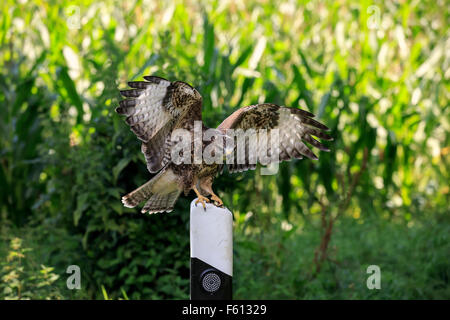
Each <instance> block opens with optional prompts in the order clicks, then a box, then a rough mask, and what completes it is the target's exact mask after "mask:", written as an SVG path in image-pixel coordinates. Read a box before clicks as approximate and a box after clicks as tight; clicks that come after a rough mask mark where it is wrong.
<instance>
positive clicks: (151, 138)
mask: <svg viewBox="0 0 450 320" xmlns="http://www.w3.org/2000/svg"><path fill="white" fill-rule="evenodd" d="M144 79H145V81H133V82H129V83H128V85H129V86H130V87H131V89H127V90H121V91H120V93H121V95H122V96H124V97H125V99H124V100H123V101H120V103H119V107H117V108H116V112H117V113H119V114H120V115H124V116H126V123H127V124H128V125H129V126H130V128H131V130H132V131H133V132H134V133H135V134H136V136H137V137H138V138H139V139H140V140H141V141H142V146H141V151H142V153H143V154H144V155H145V159H146V162H147V169H148V171H150V173H155V174H156V175H155V176H154V177H153V178H152V179H150V180H149V181H148V182H147V183H145V184H144V185H142V186H140V187H139V188H137V189H136V190H134V191H132V192H130V193H129V194H127V195H125V196H123V197H122V202H123V204H124V205H125V206H126V207H130V208H133V207H135V206H137V205H138V204H140V203H141V202H144V201H146V203H145V205H144V206H143V208H142V212H143V213H144V212H148V213H156V212H164V211H167V212H170V211H172V210H173V207H174V205H175V202H176V200H177V199H178V197H179V195H180V194H181V192H184V194H185V195H187V194H188V193H189V191H190V190H191V189H192V190H194V192H195V193H196V195H197V197H198V199H197V201H196V204H198V203H201V204H202V205H203V207H205V203H206V202H209V201H210V200H209V199H208V198H207V197H208V196H211V200H212V201H214V204H215V205H217V206H222V205H223V202H222V200H221V199H220V198H219V197H218V196H217V195H216V194H215V193H214V191H213V189H212V184H213V179H214V177H215V176H216V175H217V174H219V173H221V172H222V171H223V168H224V167H225V166H227V168H228V170H229V171H230V172H239V171H245V170H249V169H255V168H256V162H255V155H259V154H260V151H261V150H260V149H261V148H260V145H258V146H257V147H256V149H254V148H253V149H252V147H255V145H256V144H255V143H254V142H252V141H255V140H251V136H252V134H250V135H249V136H248V137H247V138H246V137H245V136H244V135H245V134H246V132H248V131H252V130H253V131H252V132H256V131H257V130H260V131H261V132H264V133H266V134H267V135H266V137H268V136H269V135H270V137H269V138H266V141H269V142H272V143H269V147H267V148H266V149H267V150H265V152H267V153H268V155H270V156H271V157H270V159H269V160H267V159H266V161H265V163H263V161H259V160H258V162H260V163H262V164H264V165H267V164H270V163H275V162H280V161H283V160H290V159H292V158H297V159H302V158H303V157H307V158H310V159H315V160H317V156H316V155H315V154H314V153H313V152H312V151H311V150H310V149H309V148H308V147H307V146H306V144H305V142H306V143H308V144H310V145H312V146H314V147H316V148H318V149H320V150H323V151H329V150H328V149H327V148H326V147H325V146H324V145H323V144H321V143H320V142H319V141H318V140H316V139H314V138H313V136H315V137H317V138H321V139H324V140H333V139H332V137H331V136H330V135H328V134H326V133H325V132H324V131H329V129H328V128H327V127H326V126H325V125H323V124H322V123H320V122H318V121H316V120H314V119H313V117H314V115H313V114H312V113H310V112H308V111H305V110H301V109H298V108H288V107H283V106H278V105H276V104H272V103H263V104H256V105H251V106H247V107H242V108H240V109H238V110H236V111H235V112H234V113H232V114H231V115H230V116H229V117H228V118H226V119H225V120H224V121H223V122H222V123H221V124H220V125H219V126H218V127H217V128H216V129H210V128H207V127H206V126H205V125H204V124H203V122H201V121H202V97H201V95H200V93H199V92H198V91H197V90H196V89H194V88H193V87H192V86H190V85H189V84H187V83H185V82H182V81H174V82H171V81H168V80H166V79H163V78H160V77H157V76H145V77H144ZM196 128H197V129H201V132H205V131H207V130H210V131H211V132H212V137H210V138H209V139H205V138H204V137H202V136H200V140H201V141H200V155H202V154H203V153H202V152H206V151H207V150H209V151H210V154H211V155H212V156H214V157H215V159H216V160H217V159H219V160H220V159H225V158H226V159H227V160H228V159H231V160H229V161H222V162H221V161H214V162H211V161H206V160H204V159H200V161H198V160H197V161H195V159H194V161H192V159H193V158H195V152H196V147H195V146H196V145H198V142H199V141H198V140H199V139H198V138H196V137H195V129H196ZM177 130H184V131H183V132H185V133H187V136H188V138H191V139H192V140H191V141H192V142H191V143H190V145H187V146H188V147H192V146H193V148H190V149H186V150H188V151H187V152H189V154H188V156H187V157H185V158H183V159H184V160H187V161H181V162H180V161H175V158H174V153H173V150H174V149H175V146H176V144H177V143H178V142H180V140H177V139H176V138H174V133H175V132H177ZM272 133H277V135H272ZM255 135H256V134H255V133H254V134H253V136H255ZM241 136H244V143H243V144H241V147H239V143H237V144H236V143H234V144H233V143H228V144H227V141H233V142H234V141H235V139H238V138H240V137H241ZM258 137H259V136H258ZM273 137H275V138H273ZM277 137H278V138H277ZM276 138H277V139H276ZM196 139H197V140H196ZM261 140H263V139H261ZM275 141H276V143H274V142H275ZM188 144H189V143H188ZM230 145H231V147H230ZM184 146H186V143H185V144H184ZM239 148H241V149H239ZM198 149H199V148H198V147H197V151H198ZM250 149H252V150H253V151H251V150H250ZM183 150H184V149H183ZM238 150H244V156H240V157H238V156H235V154H236V153H237V151H238ZM255 150H256V151H255ZM175 154H177V155H179V153H175ZM273 155H276V157H273ZM184 156H186V155H184ZM216 156H218V157H216Z"/></svg>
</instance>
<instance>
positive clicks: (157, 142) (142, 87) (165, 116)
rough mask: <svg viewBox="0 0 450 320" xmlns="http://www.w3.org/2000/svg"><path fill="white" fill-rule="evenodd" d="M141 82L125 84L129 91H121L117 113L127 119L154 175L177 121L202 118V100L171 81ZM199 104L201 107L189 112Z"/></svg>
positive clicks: (185, 86) (162, 162)
mask: <svg viewBox="0 0 450 320" xmlns="http://www.w3.org/2000/svg"><path fill="white" fill-rule="evenodd" d="M144 79H145V81H131V82H128V85H129V86H130V87H131V88H132V89H127V90H121V91H120V93H121V95H122V96H124V97H125V100H122V101H120V102H119V107H117V108H116V112H117V113H119V114H121V115H125V116H126V119H125V121H126V123H127V124H128V125H129V126H130V129H131V131H133V132H134V134H135V135H136V136H137V137H138V138H139V139H140V140H141V141H142V148H141V150H142V152H143V153H144V155H145V157H146V160H147V168H148V169H149V171H150V172H152V173H153V172H157V171H159V170H160V169H161V168H162V167H163V166H164V165H165V163H167V154H168V151H169V150H168V148H169V145H168V144H167V143H166V142H167V141H168V137H170V135H171V133H172V130H173V129H174V128H175V127H176V125H177V123H178V121H180V120H181V119H182V118H183V117H184V116H185V115H189V116H190V117H192V118H193V119H199V120H200V119H201V103H202V99H201V96H200V94H198V92H197V91H196V90H195V89H194V88H192V87H191V86H190V85H188V84H187V83H185V82H182V81H175V82H170V81H169V80H166V79H164V78H161V77H157V76H145V77H144ZM198 104H200V108H195V111H194V110H192V107H193V106H194V105H198ZM190 109H191V112H189V110H190Z"/></svg>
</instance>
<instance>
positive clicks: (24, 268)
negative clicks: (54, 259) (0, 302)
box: [0, 238, 63, 300]
mask: <svg viewBox="0 0 450 320" xmlns="http://www.w3.org/2000/svg"><path fill="white" fill-rule="evenodd" d="M31 250H32V249H31V248H23V246H22V240H21V239H20V238H13V239H11V242H10V246H9V250H8V251H7V252H5V256H6V261H2V262H1V264H0V268H1V269H0V279H1V282H0V291H1V292H2V296H3V297H4V298H5V299H10V300H18V299H61V298H63V297H62V295H61V293H60V292H59V290H58V288H57V287H55V286H54V282H55V281H56V280H58V278H59V276H58V275H57V274H55V273H54V272H53V270H54V268H52V267H46V266H44V265H42V264H41V265H40V266H39V267H37V266H36V262H35V261H33V260H30V258H29V256H28V253H29V252H30V251H31Z"/></svg>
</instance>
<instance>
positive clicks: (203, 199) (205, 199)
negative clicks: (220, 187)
mask: <svg viewBox="0 0 450 320" xmlns="http://www.w3.org/2000/svg"><path fill="white" fill-rule="evenodd" d="M199 202H200V203H201V204H202V206H203V209H205V211H206V203H207V202H209V199H208V198H207V197H204V196H199V197H198V199H197V200H196V201H195V206H197V204H198V203H199Z"/></svg>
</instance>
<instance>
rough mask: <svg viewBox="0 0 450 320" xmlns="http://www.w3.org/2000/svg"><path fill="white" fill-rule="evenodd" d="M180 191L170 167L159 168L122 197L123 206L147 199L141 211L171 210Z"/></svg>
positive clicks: (130, 205) (129, 206)
mask: <svg viewBox="0 0 450 320" xmlns="http://www.w3.org/2000/svg"><path fill="white" fill-rule="evenodd" d="M180 193H181V189H180V188H179V187H178V184H177V178H176V176H175V175H174V173H173V171H172V170H170V169H166V168H165V169H163V170H161V171H160V172H159V173H158V174H157V175H156V176H154V177H153V178H152V179H151V180H150V181H148V182H147V183H145V184H143V185H142V186H140V187H139V188H137V189H136V190H134V191H132V192H130V193H128V194H127V195H125V196H123V197H122V203H123V204H124V206H125V207H128V208H134V207H136V206H137V205H138V204H139V203H141V202H143V201H144V200H148V201H147V203H146V204H145V206H144V208H142V212H149V213H155V212H163V211H172V210H173V206H174V204H175V201H176V200H177V199H178V196H179V195H180Z"/></svg>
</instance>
